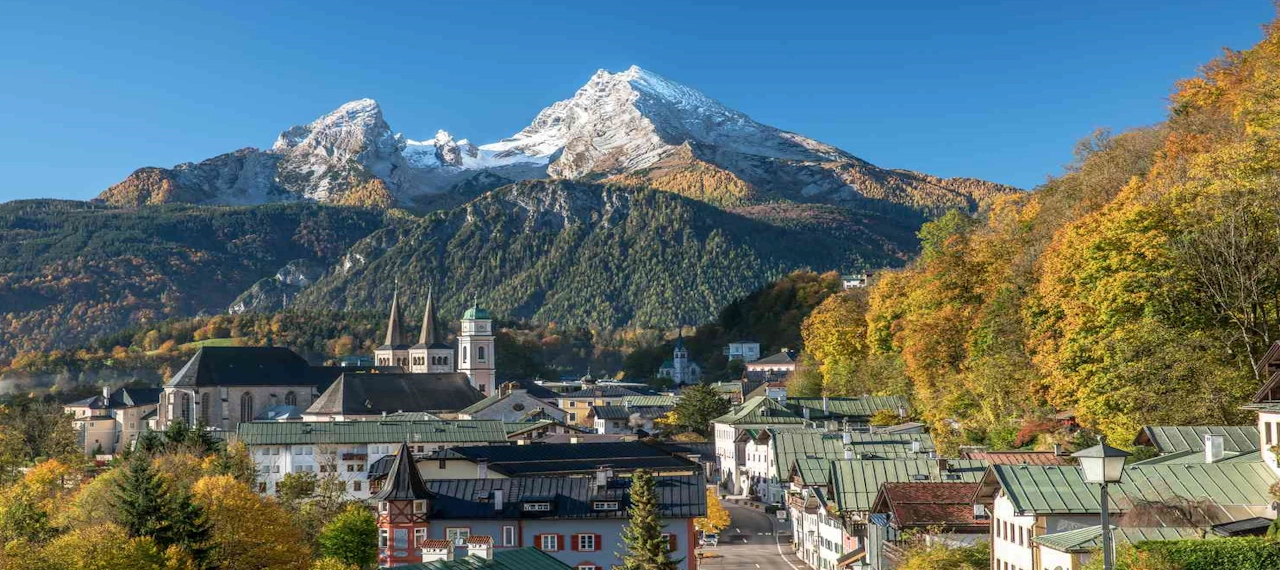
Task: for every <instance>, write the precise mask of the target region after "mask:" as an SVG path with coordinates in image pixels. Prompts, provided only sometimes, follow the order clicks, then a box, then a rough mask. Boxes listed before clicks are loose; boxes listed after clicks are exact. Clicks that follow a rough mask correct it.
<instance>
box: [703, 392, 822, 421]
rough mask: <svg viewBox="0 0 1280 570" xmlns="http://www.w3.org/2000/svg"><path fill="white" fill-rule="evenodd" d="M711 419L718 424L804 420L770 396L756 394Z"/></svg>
mask: <svg viewBox="0 0 1280 570" xmlns="http://www.w3.org/2000/svg"><path fill="white" fill-rule="evenodd" d="M711 421H712V422H714V423H719V424H729V425H732V426H742V425H770V424H801V423H804V421H805V420H804V418H802V417H800V416H797V415H795V414H793V413H791V411H790V410H788V409H786V408H784V407H783V406H782V404H779V403H778V402H775V401H774V400H772V399H770V398H766V397H764V396H756V397H754V398H751V399H749V400H747V401H745V402H743V403H742V404H741V405H739V406H737V407H735V408H734V409H733V410H732V411H730V412H729V413H727V414H725V415H723V416H720V417H718V418H716V419H714V420H711Z"/></svg>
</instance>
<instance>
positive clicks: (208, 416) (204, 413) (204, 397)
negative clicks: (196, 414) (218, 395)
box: [200, 392, 213, 426]
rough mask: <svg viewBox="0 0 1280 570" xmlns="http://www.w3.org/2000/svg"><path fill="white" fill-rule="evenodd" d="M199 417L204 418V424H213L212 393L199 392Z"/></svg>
mask: <svg viewBox="0 0 1280 570" xmlns="http://www.w3.org/2000/svg"><path fill="white" fill-rule="evenodd" d="M200 417H201V418H203V419H204V425H207V426H211V425H213V395H212V394H210V393H209V392H205V393H203V394H200Z"/></svg>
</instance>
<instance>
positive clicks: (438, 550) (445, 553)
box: [420, 540, 453, 562]
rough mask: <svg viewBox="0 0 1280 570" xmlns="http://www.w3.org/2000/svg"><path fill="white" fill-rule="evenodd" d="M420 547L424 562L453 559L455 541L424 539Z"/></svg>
mask: <svg viewBox="0 0 1280 570" xmlns="http://www.w3.org/2000/svg"><path fill="white" fill-rule="evenodd" d="M420 548H421V549H422V561H423V562H440V561H450V560H453V543H452V542H449V541H447V540H424V541H422V545H421V546H420Z"/></svg>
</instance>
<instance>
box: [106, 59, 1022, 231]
mask: <svg viewBox="0 0 1280 570" xmlns="http://www.w3.org/2000/svg"><path fill="white" fill-rule="evenodd" d="M541 178H561V179H583V178H591V179H600V178H613V179H614V181H616V182H622V183H635V184H646V185H653V186H654V187H657V188H659V189H663V190H667V191H672V192H677V193H682V194H685V195H687V196H690V197H694V198H697V199H702V200H706V201H710V202H713V203H718V204H721V205H726V204H727V205H742V204H749V203H759V202H764V201H775V200H788V201H797V202H813V203H831V204H841V205H852V206H861V205H863V204H864V203H867V202H880V201H884V202H887V203H890V204H896V205H900V206H903V207H906V208H909V209H921V208H935V209H949V208H955V207H961V208H967V209H972V208H973V207H974V206H975V205H976V204H977V203H978V202H981V201H983V200H985V199H987V198H989V197H990V196H992V195H995V194H1000V193H1005V192H1010V191H1013V190H1014V189H1012V188H1009V187H1006V186H1002V185H999V184H993V183H989V182H984V181H976V180H970V181H966V182H964V183H956V182H955V181H953V180H950V179H940V178H936V177H931V176H928V175H924V174H920V173H916V172H912V171H905V170H888V169H882V168H879V167H876V166H875V165H872V164H870V163H868V162H866V161H864V160H861V159H859V158H857V157H856V156H853V155H852V154H850V153H847V152H845V151H843V150H840V149H838V148H836V147H833V146H831V145H827V144H825V143H821V142H819V141H816V140H813V139H810V138H807V137H804V136H802V135H799V134H796V133H791V132H787V131H783V130H780V129H776V128H774V127H770V126H768V125H763V124H761V123H758V122H756V121H755V120H753V119H751V118H750V117H749V116H747V115H746V114H744V113H741V112H739V111H736V110H733V109H730V108H728V107H726V106H724V105H722V104H721V103H719V102H718V101H716V100H714V99H712V98H711V97H708V96H707V95H705V94H703V93H701V92H700V91H698V90H696V89H693V88H691V87H688V86H685V85H681V84H679V83H676V82H673V81H670V80H668V79H666V78H663V77H662V76H660V75H658V74H656V73H653V72H650V71H647V70H644V69H641V68H639V67H635V66H632V67H631V68H629V69H627V70H625V71H622V72H619V73H610V72H608V71H605V70H600V71H598V72H596V73H595V74H594V75H593V76H592V77H591V78H590V80H588V81H587V83H586V84H585V85H584V86H583V87H582V88H580V89H579V90H578V91H577V92H576V93H575V94H574V95H573V97H571V98H569V99H566V100H563V101H559V102H556V103H554V104H552V105H550V106H548V107H546V108H545V109H543V110H542V111H541V112H539V113H538V115H537V116H536V117H535V118H534V120H533V121H532V122H531V123H530V124H529V125H528V126H526V127H525V128H523V129H521V130H520V131H519V132H517V133H516V134H515V135H513V136H511V137H509V138H507V139H503V140H500V141H497V142H494V143H489V144H481V145H476V144H474V143H472V142H471V141H469V140H467V139H455V138H454V137H453V136H452V135H450V134H449V133H447V132H445V131H439V132H437V133H436V135H435V136H434V137H433V138H431V139H427V140H414V139H410V138H407V137H405V136H404V135H401V134H398V133H395V132H394V131H393V130H392V129H391V127H390V125H388V123H387V121H386V120H385V118H384V117H383V113H382V109H381V107H380V106H379V105H378V103H377V102H376V101H374V100H372V99H359V100H356V101H351V102H349V103H346V104H344V105H342V106H341V107H339V108H338V109H336V110H334V111H333V112H331V113H328V114H326V115H324V116H322V117H320V118H318V119H316V120H315V121H313V122H311V123H309V124H306V125H298V126H294V127H291V128H289V129H287V130H285V131H284V132H282V133H281V134H280V136H279V137H278V138H277V140H276V142H275V144H274V145H273V146H272V147H271V148H270V149H268V150H257V149H251V148H246V149H241V150H238V151H235V152H232V153H228V154H224V155H220V156H217V157H214V158H211V159H208V160H205V161H202V162H199V163H184V164H180V165H177V166H175V167H173V168H169V169H165V168H154V167H148V168H143V169H139V170H137V171H135V172H134V173H133V174H131V175H130V176H129V177H128V178H127V179H125V180H124V181H122V182H120V183H118V184H116V185H114V186H112V187H111V188H108V189H107V190H106V191H104V192H103V193H102V194H101V195H100V196H99V200H101V201H103V202H106V203H109V204H114V205H123V206H138V205H142V204H148V203H166V202H191V203H212V204H254V203H266V202H278V201H289V200H299V199H302V200H314V201H319V202H330V203H339V204H352V205H364V206H388V205H400V206H410V207H412V206H419V207H421V206H424V205H430V204H433V203H435V202H439V201H440V200H441V198H440V196H442V195H446V194H449V193H450V192H453V191H456V190H458V189H459V188H466V189H469V190H475V189H476V188H477V187H480V189H481V190H488V189H492V188H494V187H496V186H495V184H496V185H501V184H504V183H509V182H511V181H516V180H529V179H541ZM445 201H446V202H451V203H456V202H458V201H456V200H454V201H450V200H445Z"/></svg>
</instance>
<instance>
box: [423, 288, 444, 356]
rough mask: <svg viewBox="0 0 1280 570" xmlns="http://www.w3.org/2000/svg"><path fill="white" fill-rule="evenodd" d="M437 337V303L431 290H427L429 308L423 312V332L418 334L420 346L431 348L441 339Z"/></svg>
mask: <svg viewBox="0 0 1280 570" xmlns="http://www.w3.org/2000/svg"><path fill="white" fill-rule="evenodd" d="M440 338H441V337H438V336H437V335H436V303H435V299H434V298H433V295H432V291H431V289H427V308H426V309H425V310H424V311H422V332H420V333H418V345H419V346H431V345H433V344H435V343H436V342H437V339H440Z"/></svg>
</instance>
